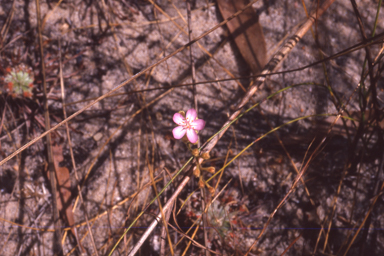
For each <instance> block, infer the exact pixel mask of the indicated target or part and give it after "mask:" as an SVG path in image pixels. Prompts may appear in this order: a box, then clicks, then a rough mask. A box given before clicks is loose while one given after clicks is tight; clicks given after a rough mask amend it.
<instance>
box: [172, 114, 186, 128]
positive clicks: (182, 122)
mask: <svg viewBox="0 0 384 256" xmlns="http://www.w3.org/2000/svg"><path fill="white" fill-rule="evenodd" d="M173 122H175V123H176V124H178V125H181V126H183V125H185V118H184V117H183V115H182V114H180V113H175V114H174V115H173Z"/></svg>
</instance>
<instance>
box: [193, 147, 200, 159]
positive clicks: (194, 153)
mask: <svg viewBox="0 0 384 256" xmlns="http://www.w3.org/2000/svg"><path fill="white" fill-rule="evenodd" d="M199 153H200V152H199V149H198V148H194V149H192V155H193V156H194V157H198V156H199Z"/></svg>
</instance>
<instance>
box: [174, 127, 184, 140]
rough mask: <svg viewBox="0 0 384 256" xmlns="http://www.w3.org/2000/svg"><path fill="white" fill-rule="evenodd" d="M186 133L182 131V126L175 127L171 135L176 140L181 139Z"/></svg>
mask: <svg viewBox="0 0 384 256" xmlns="http://www.w3.org/2000/svg"><path fill="white" fill-rule="evenodd" d="M186 132H187V130H186V129H184V127H183V126H177V127H176V128H174V129H173V130H172V133H173V137H174V138H175V139H177V140H179V139H181V138H183V136H184V135H185V133H186Z"/></svg>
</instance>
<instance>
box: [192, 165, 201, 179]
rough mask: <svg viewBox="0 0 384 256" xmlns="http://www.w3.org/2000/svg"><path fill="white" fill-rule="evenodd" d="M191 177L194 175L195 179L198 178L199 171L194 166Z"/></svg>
mask: <svg viewBox="0 0 384 256" xmlns="http://www.w3.org/2000/svg"><path fill="white" fill-rule="evenodd" d="M193 175H195V177H196V178H198V177H200V169H199V167H197V166H196V168H195V170H193Z"/></svg>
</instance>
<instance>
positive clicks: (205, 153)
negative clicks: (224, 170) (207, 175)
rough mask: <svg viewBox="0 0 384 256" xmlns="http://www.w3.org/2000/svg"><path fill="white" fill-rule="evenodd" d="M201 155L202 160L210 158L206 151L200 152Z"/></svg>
mask: <svg viewBox="0 0 384 256" xmlns="http://www.w3.org/2000/svg"><path fill="white" fill-rule="evenodd" d="M201 157H202V158H203V159H204V160H207V159H209V158H211V157H210V155H209V153H208V152H204V153H203V154H201Z"/></svg>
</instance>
